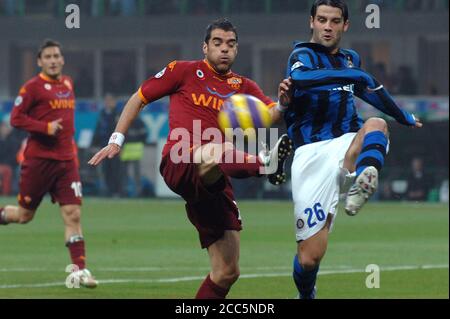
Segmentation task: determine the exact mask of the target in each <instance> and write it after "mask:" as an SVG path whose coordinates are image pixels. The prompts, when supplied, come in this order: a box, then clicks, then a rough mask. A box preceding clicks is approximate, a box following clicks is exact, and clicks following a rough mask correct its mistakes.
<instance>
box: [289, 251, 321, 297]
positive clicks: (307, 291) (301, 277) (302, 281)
mask: <svg viewBox="0 0 450 319" xmlns="http://www.w3.org/2000/svg"><path fill="white" fill-rule="evenodd" d="M318 272H319V266H317V267H316V268H314V269H312V270H309V271H306V270H305V269H303V267H302V265H300V263H299V261H298V257H297V255H295V257H294V272H293V277H294V282H295V285H296V286H297V290H298V292H299V294H300V298H302V299H310V298H311V294H312V293H313V290H314V286H315V285H316V278H317V273H318Z"/></svg>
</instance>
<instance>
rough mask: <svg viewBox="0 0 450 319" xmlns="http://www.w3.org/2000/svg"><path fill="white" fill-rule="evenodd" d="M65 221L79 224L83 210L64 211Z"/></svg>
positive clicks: (74, 208)
mask: <svg viewBox="0 0 450 319" xmlns="http://www.w3.org/2000/svg"><path fill="white" fill-rule="evenodd" d="M63 214H64V220H65V221H66V222H70V223H71V224H79V223H80V220H81V210H80V208H79V207H70V208H64V209H63Z"/></svg>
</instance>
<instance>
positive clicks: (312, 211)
mask: <svg viewBox="0 0 450 319" xmlns="http://www.w3.org/2000/svg"><path fill="white" fill-rule="evenodd" d="M305 214H306V215H307V216H308V219H307V221H308V227H309V228H312V227H314V226H316V225H317V222H315V221H314V222H313V221H312V219H313V216H314V215H315V216H316V218H317V220H318V221H319V222H321V221H322V220H324V219H325V217H326V215H325V212H324V211H323V209H322V205H321V204H320V203H315V204H314V206H313V207H312V208H309V207H308V208H307V209H305Z"/></svg>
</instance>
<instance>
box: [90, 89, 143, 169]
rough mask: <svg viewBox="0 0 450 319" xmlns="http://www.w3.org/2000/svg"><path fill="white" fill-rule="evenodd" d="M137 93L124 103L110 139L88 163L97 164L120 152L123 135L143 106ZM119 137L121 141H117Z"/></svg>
mask: <svg viewBox="0 0 450 319" xmlns="http://www.w3.org/2000/svg"><path fill="white" fill-rule="evenodd" d="M144 106H145V105H144V103H143V102H142V100H141V98H140V97H139V94H138V93H137V92H136V93H135V94H133V95H132V96H131V98H130V99H129V100H128V102H127V104H126V105H125V107H124V109H123V111H122V114H120V118H119V122H118V123H117V126H116V129H115V131H114V133H113V135H112V136H111V139H110V141H109V143H108V145H106V146H105V147H104V148H102V149H101V150H100V151H98V152H97V153H96V154H95V155H94V156H93V157H92V158H91V159H90V160H89V162H88V164H90V165H93V166H97V165H98V164H100V163H101V162H102V161H103V160H104V159H105V158H113V157H114V156H116V155H117V154H119V153H120V149H121V146H122V143H123V139H124V138H123V136H124V134H125V133H126V132H127V131H128V128H129V127H130V126H131V123H132V122H133V121H134V119H135V118H136V117H137V116H138V114H139V111H140V110H141V109H142V108H143V107H144ZM113 137H117V140H113ZM119 139H121V141H119Z"/></svg>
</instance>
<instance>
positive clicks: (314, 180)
mask: <svg viewBox="0 0 450 319" xmlns="http://www.w3.org/2000/svg"><path fill="white" fill-rule="evenodd" d="M355 136H356V133H347V134H344V135H342V136H340V137H338V138H335V139H332V140H327V141H322V142H316V143H312V144H307V145H303V146H301V147H299V148H298V149H297V150H296V151H295V154H294V160H293V162H292V172H291V176H292V197H293V200H294V217H295V234H296V240H297V242H299V241H302V240H306V239H308V238H310V237H311V236H313V235H314V234H316V233H317V232H318V231H319V230H321V229H322V228H323V227H324V226H325V223H326V221H327V217H328V214H331V215H332V217H331V219H332V221H331V226H330V231H331V229H332V226H333V223H334V218H335V217H336V214H337V205H338V202H339V194H340V193H346V192H347V191H348V189H349V188H350V186H351V185H352V184H353V181H354V179H355V175H356V174H355V173H353V174H350V173H349V172H348V170H347V169H345V168H343V167H342V166H343V164H344V157H345V153H346V152H347V150H348V148H349V147H350V144H351V143H352V141H353V139H354V138H355Z"/></svg>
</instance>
